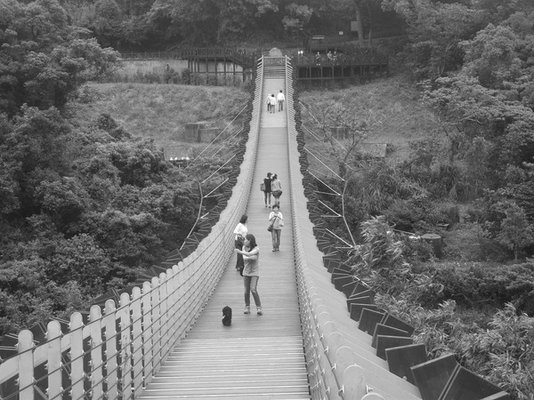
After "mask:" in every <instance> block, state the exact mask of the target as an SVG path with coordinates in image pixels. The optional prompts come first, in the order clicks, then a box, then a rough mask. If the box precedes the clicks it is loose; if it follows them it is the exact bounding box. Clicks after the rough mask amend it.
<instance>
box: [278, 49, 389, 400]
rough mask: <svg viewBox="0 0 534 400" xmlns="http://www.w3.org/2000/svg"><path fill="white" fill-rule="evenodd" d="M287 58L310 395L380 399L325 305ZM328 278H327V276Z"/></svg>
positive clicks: (292, 173) (295, 220)
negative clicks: (370, 385) (306, 193)
mask: <svg viewBox="0 0 534 400" xmlns="http://www.w3.org/2000/svg"><path fill="white" fill-rule="evenodd" d="M286 62H287V65H288V66H287V68H286V90H287V94H288V95H287V102H288V106H287V107H286V112H287V113H288V118H287V121H288V135H289V140H288V143H289V144H288V155H289V168H290V171H289V180H290V182H289V184H290V185H291V188H292V190H291V198H290V203H291V212H292V215H293V241H294V248H295V266H296V274H297V289H298V294H299V304H300V309H301V325H302V328H303V337H304V348H305V352H306V362H307V368H308V378H309V381H310V392H311V395H312V399H317V400H319V399H320V400H324V399H329V400H334V399H346V400H372V399H375V400H379V399H382V400H383V397H382V396H381V395H380V394H379V393H376V392H372V389H371V388H369V387H368V386H367V385H366V382H365V377H364V372H363V369H362V368H361V367H360V366H359V365H358V364H357V361H358V359H357V357H356V355H355V354H354V353H353V350H352V349H351V348H350V346H349V343H348V342H347V339H346V338H345V337H344V336H343V335H342V334H341V333H340V331H339V330H338V329H337V327H336V324H337V323H338V321H337V319H336V316H335V315H333V314H331V313H330V312H333V310H331V309H330V308H329V307H327V304H328V296H332V295H333V293H332V292H331V291H330V290H328V289H325V285H324V281H325V277H324V276H322V275H320V273H319V272H318V271H324V270H325V268H324V266H323V259H322V256H323V254H322V253H321V252H320V251H319V249H318V248H317V245H316V239H315V237H314V233H313V231H314V226H313V224H312V222H311V220H310V217H309V214H308V211H307V209H306V208H304V207H302V205H303V204H307V203H308V199H307V198H306V195H305V192H306V191H305V187H304V179H309V178H306V177H304V176H303V174H302V173H301V171H300V168H301V163H300V157H301V153H300V150H301V149H302V147H303V145H304V143H303V142H302V139H301V138H300V137H299V136H298V132H297V127H296V123H295V115H294V113H295V108H294V104H293V101H294V97H293V96H294V93H293V85H292V84H291V78H292V76H291V69H292V68H291V65H290V62H289V59H287V61H286ZM318 264H320V265H318ZM326 283H327V285H329V284H330V282H329V281H327V282H326Z"/></svg>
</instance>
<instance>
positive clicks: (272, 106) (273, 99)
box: [269, 93, 276, 114]
mask: <svg viewBox="0 0 534 400" xmlns="http://www.w3.org/2000/svg"><path fill="white" fill-rule="evenodd" d="M269 106H270V110H271V114H274V113H275V112H276V97H274V93H271V95H270V96H269Z"/></svg>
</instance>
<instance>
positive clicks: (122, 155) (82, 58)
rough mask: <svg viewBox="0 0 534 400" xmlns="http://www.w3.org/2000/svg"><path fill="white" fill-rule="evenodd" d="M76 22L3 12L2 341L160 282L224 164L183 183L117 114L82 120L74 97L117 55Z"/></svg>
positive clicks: (44, 5)
mask: <svg viewBox="0 0 534 400" xmlns="http://www.w3.org/2000/svg"><path fill="white" fill-rule="evenodd" d="M70 20H71V19H70V17H69V15H68V14H67V13H66V12H65V10H64V9H63V8H62V7H61V6H60V5H59V3H58V2H56V1H54V0H38V1H35V2H30V3H20V2H17V1H14V0H7V1H2V2H0V44H1V47H0V87H1V90H0V166H1V168H0V226H1V227H2V236H1V237H0V334H3V333H5V332H7V331H17V330H19V329H21V328H28V327H30V326H32V325H33V324H35V323H37V322H43V321H46V320H48V319H50V318H61V317H67V316H68V315H69V314H70V313H71V312H72V311H73V310H83V309H86V308H87V307H88V306H89V305H90V304H92V302H93V301H94V299H95V298H98V297H99V296H102V295H103V294H105V293H106V292H108V291H110V290H112V289H117V290H124V288H125V287H126V286H127V285H129V284H132V283H134V282H137V283H138V280H139V279H141V278H146V275H150V276H152V271H148V273H145V271H147V269H149V268H150V267H152V266H153V265H157V264H158V263H159V262H160V261H161V260H162V259H164V257H165V256H166V254H168V253H169V252H170V251H171V250H175V249H177V248H178V247H179V245H180V244H181V242H182V241H183V240H184V239H185V237H186V236H187V234H188V233H189V231H190V229H191V228H192V226H193V224H194V222H195V218H196V215H197V214H198V207H199V203H200V193H199V188H198V184H197V183H196V182H197V179H198V178H200V177H201V176H203V175H202V174H205V173H206V171H208V172H210V173H211V170H210V168H217V166H220V165H222V164H223V163H224V162H225V161H226V160H223V159H222V158H221V157H222V156H221V157H219V156H217V157H214V158H213V160H211V161H212V165H210V166H208V167H206V166H205V165H199V166H197V168H195V167H192V168H190V169H188V170H187V172H185V170H184V169H181V168H177V167H176V166H174V165H173V164H171V163H169V162H167V161H165V160H164V157H163V154H162V151H161V150H160V149H159V148H157V147H156V145H155V144H154V142H153V141H152V140H149V139H144V140H143V139H139V138H134V137H132V135H131V134H130V132H128V131H127V130H125V129H124V127H122V126H120V125H119V124H118V123H117V122H116V120H115V119H114V118H112V117H111V116H110V115H109V114H106V113H101V114H100V115H98V116H95V117H93V118H92V119H91V121H89V123H85V122H84V123H82V122H81V121H79V120H77V116H76V114H73V113H75V112H76V111H77V110H78V109H80V108H79V107H76V106H74V104H76V102H77V101H83V102H88V101H91V99H90V97H91V96H92V94H91V93H90V91H88V90H87V88H85V89H84V90H82V91H79V90H78V89H79V88H80V86H81V84H83V83H84V82H87V81H88V80H93V79H98V78H101V77H104V76H106V75H107V74H108V73H110V72H112V71H113V70H114V68H115V67H116V66H117V53H116V52H115V51H114V50H112V49H104V48H102V47H101V46H100V45H99V44H98V43H97V41H96V40H95V39H94V38H91V37H90V35H89V33H90V32H89V31H87V30H86V29H83V28H80V27H76V26H73V25H71V24H70V22H69V21H70ZM200 92H201V91H199V94H201V95H203V96H204V97H205V98H209V96H208V95H207V94H205V93H200ZM217 98H218V97H217V96H214V99H212V100H213V101H216V99H217ZM180 106H181V105H180ZM228 106H229V107H232V104H230V105H228ZM205 109H206V112H209V111H210V110H211V108H209V107H205ZM226 111H227V112H228V111H229V110H226ZM144 136H145V137H147V136H149V135H144ZM234 145H236V143H234ZM219 158H221V160H219ZM203 177H204V178H205V176H203ZM219 183H220V182H218V181H216V179H215V178H214V180H213V181H212V180H210V181H207V182H206V183H205V187H204V188H203V189H204V190H208V191H210V190H212V189H215V188H216V187H217V186H218V184H219ZM215 203H216V202H215ZM205 206H206V207H215V206H216V204H211V205H205ZM204 211H206V210H204Z"/></svg>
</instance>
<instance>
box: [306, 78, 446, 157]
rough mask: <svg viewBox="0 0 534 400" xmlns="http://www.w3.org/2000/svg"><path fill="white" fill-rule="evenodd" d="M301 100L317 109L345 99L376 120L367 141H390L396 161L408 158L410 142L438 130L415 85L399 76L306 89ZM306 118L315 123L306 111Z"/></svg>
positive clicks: (365, 115) (350, 104) (358, 110)
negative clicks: (353, 84) (358, 83)
mask: <svg viewBox="0 0 534 400" xmlns="http://www.w3.org/2000/svg"><path fill="white" fill-rule="evenodd" d="M301 99H302V100H303V101H304V102H305V103H307V104H310V105H313V107H315V108H318V109H319V108H320V107H321V105H324V104H327V103H328V102H330V101H336V100H338V101H341V100H342V99H344V100H343V102H344V105H345V106H346V107H348V108H352V109H354V111H355V112H357V113H361V114H362V116H364V118H366V119H368V120H370V121H373V123H372V124H371V126H370V131H369V135H368V137H367V139H366V140H365V142H368V143H388V144H390V148H391V149H392V151H391V152H390V153H389V154H388V159H389V160H390V161H391V162H393V163H395V162H399V161H403V160H405V159H407V158H408V156H409V147H408V144H409V142H410V141H413V140H418V139H422V138H424V137H426V136H427V135H429V134H431V133H433V132H435V131H436V130H437V129H438V124H437V122H436V121H435V118H434V116H433V115H432V113H431V112H430V111H429V110H427V109H426V108H425V107H424V106H423V105H422V104H421V102H420V94H419V93H418V92H417V90H416V89H415V88H414V87H413V84H412V83H409V82H406V81H404V80H403V79H402V78H400V77H398V76H395V77H390V78H387V79H381V80H377V81H372V82H369V83H366V84H363V85H358V86H353V87H350V88H346V89H334V90H314V91H304V92H302V94H301ZM303 121H306V122H305V123H306V124H309V125H311V124H312V119H311V117H310V116H309V115H308V113H306V112H304V113H303ZM319 147H322V148H323V149H324V147H325V146H319Z"/></svg>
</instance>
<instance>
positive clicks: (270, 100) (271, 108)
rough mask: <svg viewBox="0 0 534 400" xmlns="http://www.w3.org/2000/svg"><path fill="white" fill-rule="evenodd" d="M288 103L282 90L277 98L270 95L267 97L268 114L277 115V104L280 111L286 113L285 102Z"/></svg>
mask: <svg viewBox="0 0 534 400" xmlns="http://www.w3.org/2000/svg"><path fill="white" fill-rule="evenodd" d="M285 101H286V96H284V92H283V91H282V89H280V91H279V92H278V94H277V95H276V97H275V96H274V94H270V95H269V96H268V97H267V112H270V113H271V114H272V113H275V112H276V104H278V111H284V102H285Z"/></svg>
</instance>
